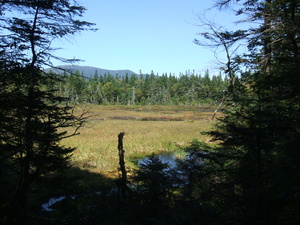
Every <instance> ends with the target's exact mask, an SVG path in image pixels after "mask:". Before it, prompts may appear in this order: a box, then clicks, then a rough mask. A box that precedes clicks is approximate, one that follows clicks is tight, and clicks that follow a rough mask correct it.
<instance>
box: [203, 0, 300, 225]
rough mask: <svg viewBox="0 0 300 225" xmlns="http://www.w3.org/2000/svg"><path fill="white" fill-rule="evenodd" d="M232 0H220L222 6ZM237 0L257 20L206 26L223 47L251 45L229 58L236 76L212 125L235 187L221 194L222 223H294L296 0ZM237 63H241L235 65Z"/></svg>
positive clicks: (298, 218) (299, 42) (299, 122)
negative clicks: (229, 27) (245, 25)
mask: <svg viewBox="0 0 300 225" xmlns="http://www.w3.org/2000/svg"><path fill="white" fill-rule="evenodd" d="M230 2H232V1H230V0H227V1H219V6H221V7H224V6H228V4H229V3H230ZM238 2H239V3H240V4H242V8H240V9H239V10H237V13H238V14H239V15H240V14H242V15H247V16H248V17H249V20H251V21H254V22H256V24H258V26H257V25H256V26H255V27H254V28H251V29H249V30H237V31H233V32H229V31H215V30H214V32H213V33H212V35H214V36H209V33H207V32H206V33H203V37H204V38H207V39H209V40H214V39H213V38H212V37H221V40H222V41H224V42H223V43H221V44H224V43H225V47H228V46H231V45H232V44H234V43H236V42H237V41H239V40H245V41H246V42H247V45H248V52H245V54H243V55H239V56H236V57H234V58H232V57H231V58H229V59H228V60H229V61H228V63H227V66H228V67H227V70H226V71H225V72H227V73H228V74H229V78H230V79H232V78H234V77H235V76H236V75H237V73H238V72H240V77H239V78H235V79H236V80H235V81H234V82H231V85H230V88H229V89H228V91H227V112H226V113H225V116H224V118H223V119H221V121H220V123H219V125H218V129H216V130H215V131H213V132H211V134H212V135H213V136H214V137H215V139H217V140H219V141H220V142H221V147H220V149H219V151H220V153H222V154H223V159H224V163H223V166H224V168H225V169H226V170H227V171H228V173H227V175H228V179H227V181H228V183H229V184H234V188H235V192H234V193H233V194H231V195H228V196H227V197H224V196H223V197H224V200H226V202H227V203H228V205H229V207H228V211H227V221H226V222H227V223H229V224H297V223H299V222H300V215H299V209H300V206H299V202H300V199H299V184H300V174H299V168H300V164H299V160H297V159H299V150H298V149H299V144H300V143H299V140H300V136H299V127H300V118H299V113H297V111H298V110H299V97H300V93H299V90H300V89H299V84H300V82H299V81H300V80H299V72H300V70H299V68H300V67H299V65H300V62H299V48H300V39H299V34H300V24H299V21H300V18H299V16H300V7H299V5H300V2H299V1H298V0H287V1H279V0H268V1H258V0H253V1H238ZM249 20H246V21H249ZM244 38H246V39H244ZM198 43H200V42H198ZM228 55H229V56H230V54H228ZM235 65H238V66H239V67H240V68H241V67H242V68H245V69H244V70H243V71H238V70H237V68H238V67H235ZM230 73H231V74H230ZM232 75H234V76H232ZM228 186H232V185H228ZM228 216H230V218H228Z"/></svg>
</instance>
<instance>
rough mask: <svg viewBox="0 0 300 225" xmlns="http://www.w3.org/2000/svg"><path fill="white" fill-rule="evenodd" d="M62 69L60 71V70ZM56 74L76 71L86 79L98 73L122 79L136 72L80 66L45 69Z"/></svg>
mask: <svg viewBox="0 0 300 225" xmlns="http://www.w3.org/2000/svg"><path fill="white" fill-rule="evenodd" d="M58 68H60V69H58ZM49 71H52V72H55V73H58V74H61V73H63V72H64V71H66V72H73V73H74V72H75V71H79V72H80V74H83V75H84V76H85V77H91V76H94V74H95V73H96V71H97V73H98V75H99V76H100V75H104V74H105V73H106V74H108V73H110V75H112V76H116V75H117V74H118V76H120V77H122V76H125V75H126V74H128V75H129V76H130V75H132V74H136V73H135V72H133V71H131V70H108V69H102V68H98V67H93V66H78V65H61V66H57V67H56V68H47V69H45V72H49Z"/></svg>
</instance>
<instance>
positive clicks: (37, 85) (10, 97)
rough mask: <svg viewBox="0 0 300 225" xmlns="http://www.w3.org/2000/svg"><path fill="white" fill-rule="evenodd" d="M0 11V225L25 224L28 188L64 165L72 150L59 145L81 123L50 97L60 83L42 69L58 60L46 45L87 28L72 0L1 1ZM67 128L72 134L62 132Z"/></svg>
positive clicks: (62, 100)
mask: <svg viewBox="0 0 300 225" xmlns="http://www.w3.org/2000/svg"><path fill="white" fill-rule="evenodd" d="M1 7H2V8H1V10H2V12H3V15H2V17H1V22H0V29H1V30H2V31H3V33H1V34H0V44H1V48H2V50H1V55H0V57H1V58H0V63H1V69H0V76H1V79H0V80H1V81H0V85H1V91H0V104H1V108H0V115H1V121H0V127H1V128H0V131H1V134H0V150H1V151H0V169H1V177H0V179H1V184H3V185H1V188H0V192H1V193H0V194H1V202H0V207H1V219H0V222H1V223H2V224H3V223H4V224H26V220H27V218H28V215H29V214H30V210H31V208H30V207H29V204H28V193H30V191H31V187H32V185H33V184H34V182H35V181H37V180H38V179H39V178H40V177H42V176H45V175H46V174H49V173H53V172H58V171H62V170H63V169H65V168H67V167H68V166H69V158H70V156H71V153H72V151H73V150H74V149H73V148H68V147H64V146H60V145H59V141H60V140H61V139H63V138H67V137H69V136H72V135H75V134H76V133H77V129H78V128H79V127H80V126H81V124H82V122H83V117H82V115H81V116H80V115H77V116H75V115H74V114H73V107H72V106H70V105H66V98H64V97H62V96H58V95H56V94H55V93H56V90H55V88H54V85H55V84H57V83H58V82H59V78H58V77H57V76H56V75H55V74H46V73H44V72H43V71H42V69H41V68H42V66H45V65H49V64H50V59H51V58H57V57H55V56H54V55H52V51H53V50H54V49H51V46H50V45H49V43H51V41H52V40H53V39H55V38H62V37H65V36H68V35H73V34H75V33H77V32H79V31H82V30H85V29H87V27H89V26H91V25H92V24H90V23H87V22H84V21H82V22H81V21H78V20H76V16H81V15H82V13H83V12H84V10H85V9H84V8H83V7H81V6H79V5H78V4H77V3H76V2H75V1H74V2H73V1H47V4H45V1H42V0H40V1H39V0H37V1H4V2H2V3H1ZM14 13H15V14H18V15H19V17H18V18H17V17H14ZM72 126H74V133H70V134H68V133H67V132H66V131H64V128H66V127H72ZM2 197H3V198H2Z"/></svg>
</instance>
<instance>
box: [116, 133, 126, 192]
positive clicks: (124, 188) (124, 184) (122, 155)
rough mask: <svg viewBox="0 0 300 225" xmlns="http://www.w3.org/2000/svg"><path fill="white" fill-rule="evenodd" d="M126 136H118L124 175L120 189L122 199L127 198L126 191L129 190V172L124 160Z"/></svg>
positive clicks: (120, 160)
mask: <svg viewBox="0 0 300 225" xmlns="http://www.w3.org/2000/svg"><path fill="white" fill-rule="evenodd" d="M124 135H125V132H121V133H120V134H119V135H118V150H119V164H120V170H121V173H122V176H121V180H120V188H121V193H122V197H125V195H126V189H127V172H126V168H125V160H124V152H125V151H124V149H123V137H124Z"/></svg>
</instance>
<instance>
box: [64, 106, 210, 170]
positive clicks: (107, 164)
mask: <svg viewBox="0 0 300 225" xmlns="http://www.w3.org/2000/svg"><path fill="white" fill-rule="evenodd" d="M80 110H81V109H80V107H79V111H80ZM212 111H213V109H212ZM89 114H90V116H91V117H90V119H89V120H88V122H87V123H86V124H85V125H84V126H83V127H82V128H81V130H80V135H78V136H74V137H72V138H69V139H65V140H64V141H63V142H62V144H64V145H66V146H72V147H77V150H76V151H75V152H74V155H73V157H72V161H73V163H74V164H75V165H77V166H78V167H80V168H82V169H87V170H89V171H91V172H100V173H106V174H108V173H114V172H116V171H117V168H118V149H117V144H118V134H119V133H120V132H125V136H124V150H125V157H126V165H127V166H128V165H130V160H129V159H130V158H131V157H135V156H141V155H147V154H151V153H152V152H159V151H172V150H175V149H176V148H177V147H176V146H177V145H181V146H182V145H187V144H188V143H189V142H190V141H191V140H192V139H199V140H202V141H205V142H208V141H209V140H210V138H209V137H207V136H204V135H202V134H201V132H203V131H208V130H209V129H211V127H212V124H213V123H214V121H211V120H210V119H211V117H212V114H213V113H211V112H207V111H206V112H205V111H201V108H197V107H194V108H193V107H190V106H186V107H182V106H180V107H176V106H165V107H163V106H151V107H150V106H144V107H142V106H139V107H137V106H132V107H129V106H92V107H89Z"/></svg>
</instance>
